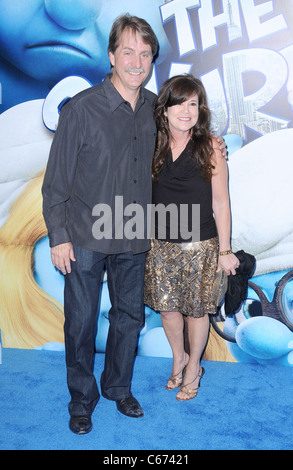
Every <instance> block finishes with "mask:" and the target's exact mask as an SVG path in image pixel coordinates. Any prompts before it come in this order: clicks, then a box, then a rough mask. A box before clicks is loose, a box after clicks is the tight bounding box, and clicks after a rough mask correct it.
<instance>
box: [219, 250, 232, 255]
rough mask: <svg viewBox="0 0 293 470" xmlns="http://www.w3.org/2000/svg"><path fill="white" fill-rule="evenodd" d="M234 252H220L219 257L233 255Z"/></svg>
mask: <svg viewBox="0 0 293 470" xmlns="http://www.w3.org/2000/svg"><path fill="white" fill-rule="evenodd" d="M231 253H232V250H227V251H220V253H219V255H220V256H224V255H231Z"/></svg>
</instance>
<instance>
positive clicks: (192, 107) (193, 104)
mask: <svg viewBox="0 0 293 470" xmlns="http://www.w3.org/2000/svg"><path fill="white" fill-rule="evenodd" d="M198 114H199V103H198V96H197V95H196V94H194V95H193V96H191V98H189V99H188V100H186V101H184V102H183V103H181V104H176V105H174V106H170V107H169V108H167V111H165V116H166V117H167V119H168V122H169V129H170V132H171V134H174V132H177V133H178V132H181V133H186V132H188V133H189V131H190V129H192V128H193V127H194V126H195V124H196V123H197V120H198Z"/></svg>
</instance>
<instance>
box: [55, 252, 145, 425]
mask: <svg viewBox="0 0 293 470" xmlns="http://www.w3.org/2000/svg"><path fill="white" fill-rule="evenodd" d="M74 254H75V258H76V261H75V262H72V263H71V273H70V274H66V276H65V289H64V314H65V324H64V333H65V350H66V367H67V383H68V388H69V392H70V395H71V401H70V403H69V413H70V415H72V416H73V415H90V414H92V412H93V410H94V408H95V406H96V404H97V402H98V400H99V398H100V393H99V390H98V386H97V382H96V379H95V377H94V374H93V365H94V355H95V350H94V348H95V336H96V333H97V331H96V327H97V309H98V304H99V298H100V286H101V280H102V274H103V269H104V266H105V265H106V268H107V279H108V289H109V295H110V300H111V309H110V312H109V322H110V325H109V333H108V339H107V345H106V354H105V365H104V371H103V373H102V376H101V391H102V394H103V396H104V397H106V398H108V399H109V400H119V399H121V398H127V397H130V396H131V391H130V386H131V378H132V371H133V363H134V358H135V354H136V347H137V340H138V335H139V331H140V328H141V327H142V326H143V324H144V303H143V284H144V265H145V253H140V254H132V253H122V254H115V255H105V254H103V253H97V252H93V251H89V250H85V249H84V248H81V247H79V246H74Z"/></svg>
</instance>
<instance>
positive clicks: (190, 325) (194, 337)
mask: <svg viewBox="0 0 293 470" xmlns="http://www.w3.org/2000/svg"><path fill="white" fill-rule="evenodd" d="M185 321H186V326H187V334H188V341H189V347H190V356H189V362H188V366H187V368H186V374H185V377H184V382H183V385H187V384H190V385H188V389H189V390H190V389H192V390H193V389H197V388H198V386H199V380H200V377H197V376H198V374H199V373H200V372H201V366H200V359H201V356H202V354H203V351H204V348H205V346H206V343H207V339H208V335H209V316H208V315H205V316H203V317H200V318H193V317H186V318H185ZM195 378H196V380H194V379H195ZM186 395H187V394H186V393H185V392H184V388H183V390H179V392H178V394H177V397H178V398H181V399H184V398H187V397H186Z"/></svg>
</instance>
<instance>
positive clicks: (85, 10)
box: [0, 0, 108, 84]
mask: <svg viewBox="0 0 293 470" xmlns="http://www.w3.org/2000/svg"><path fill="white" fill-rule="evenodd" d="M101 5H102V0H76V1H73V0H67V1H64V0H58V1H56V0H30V1H29V2H23V1H22V0H13V1H12V2H10V1H8V0H0V11H1V16H0V49H1V54H2V57H3V58H4V59H6V60H7V61H8V62H10V63H12V64H13V65H14V66H15V67H17V68H18V69H20V70H21V71H23V72H24V73H26V74H27V75H29V76H31V77H33V78H36V79H38V80H43V81H45V82H47V84H50V82H51V81H52V80H54V82H55V81H56V79H57V80H58V78H61V77H63V76H65V75H69V74H70V73H72V72H73V70H74V73H75V74H78V73H80V74H81V73H82V70H85V69H86V70H87V71H88V75H90V74H92V75H94V74H96V73H97V62H98V60H99V61H100V69H101V70H102V75H104V70H105V68H106V67H107V68H108V60H107V57H106V54H105V51H106V49H107V44H106V41H107V39H106V38H105V37H104V36H103V35H102V34H101V33H100V31H99V28H98V25H97V19H98V16H99V13H100V9H101Z"/></svg>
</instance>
